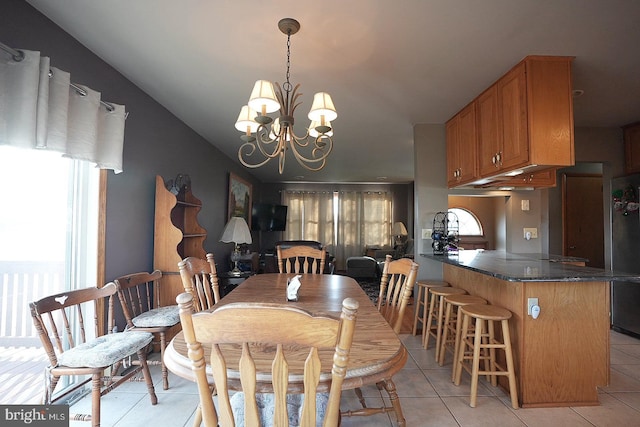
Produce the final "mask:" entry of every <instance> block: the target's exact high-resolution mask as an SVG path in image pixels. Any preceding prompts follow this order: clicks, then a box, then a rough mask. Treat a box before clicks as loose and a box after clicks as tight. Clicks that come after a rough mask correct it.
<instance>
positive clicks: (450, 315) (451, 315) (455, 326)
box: [438, 294, 487, 381]
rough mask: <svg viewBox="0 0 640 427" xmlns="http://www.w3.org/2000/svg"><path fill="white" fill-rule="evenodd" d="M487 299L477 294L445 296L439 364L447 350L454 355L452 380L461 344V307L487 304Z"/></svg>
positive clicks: (442, 363) (442, 361) (441, 363)
mask: <svg viewBox="0 0 640 427" xmlns="http://www.w3.org/2000/svg"><path fill="white" fill-rule="evenodd" d="M486 303H487V300H486V299H484V298H481V297H479V296H476V295H464V294H462V295H447V296H446V297H444V304H445V306H444V323H443V326H442V342H441V344H440V359H439V360H438V364H439V365H440V366H443V365H444V359H445V357H446V355H447V351H449V352H451V354H452V355H453V369H452V370H451V381H454V379H455V378H454V375H455V366H456V355H457V354H458V347H459V344H460V331H461V329H462V328H461V327H460V326H461V325H462V316H460V315H459V311H460V307H462V306H465V305H470V304H486Z"/></svg>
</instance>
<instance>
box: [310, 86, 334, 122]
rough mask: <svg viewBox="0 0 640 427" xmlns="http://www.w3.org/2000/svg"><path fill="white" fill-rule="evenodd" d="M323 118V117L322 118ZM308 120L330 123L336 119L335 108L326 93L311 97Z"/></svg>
mask: <svg viewBox="0 0 640 427" xmlns="http://www.w3.org/2000/svg"><path fill="white" fill-rule="evenodd" d="M323 116H324V117H323ZM308 117H309V120H311V121H316V122H322V119H323V118H324V120H325V121H332V120H335V119H336V118H337V117H338V113H337V112H336V107H335V106H334V105H333V100H332V99H331V95H329V94H328V93H327V92H318V93H316V94H315V95H314V96H313V104H312V105H311V111H309V116H308Z"/></svg>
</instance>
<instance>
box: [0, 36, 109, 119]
mask: <svg viewBox="0 0 640 427" xmlns="http://www.w3.org/2000/svg"><path fill="white" fill-rule="evenodd" d="M0 49H2V50H4V51H5V52H7V53H8V54H9V55H11V57H12V58H13V60H14V61H16V62H20V61H22V60H23V59H24V52H23V51H21V50H17V49H13V48H12V47H9V46H7V45H6V44H4V43H2V42H0ZM51 75H53V73H51V70H49V77H51ZM69 86H71V87H72V88H73V90H75V91H76V92H78V93H79V94H80V96H87V91H85V90H84V89H82V88H81V87H80V86H76V85H75V84H73V83H69ZM100 104H102V105H104V106H105V107H106V108H107V110H108V111H109V112H111V111H113V110H115V108H114V107H113V105H111V104H109V103H108V102H104V101H102V100H100Z"/></svg>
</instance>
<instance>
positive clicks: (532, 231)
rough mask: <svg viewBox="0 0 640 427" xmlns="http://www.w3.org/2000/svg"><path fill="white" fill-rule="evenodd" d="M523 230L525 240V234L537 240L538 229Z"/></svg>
mask: <svg viewBox="0 0 640 427" xmlns="http://www.w3.org/2000/svg"><path fill="white" fill-rule="evenodd" d="M523 230H524V233H523V234H524V238H525V239H526V238H527V233H531V234H530V235H529V237H530V238H531V239H537V238H538V229H537V228H524V229H523Z"/></svg>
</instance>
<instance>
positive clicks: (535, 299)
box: [527, 298, 538, 316]
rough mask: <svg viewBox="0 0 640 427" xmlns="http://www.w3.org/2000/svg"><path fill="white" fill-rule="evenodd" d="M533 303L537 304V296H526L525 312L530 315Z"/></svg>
mask: <svg viewBox="0 0 640 427" xmlns="http://www.w3.org/2000/svg"><path fill="white" fill-rule="evenodd" d="M534 305H538V298H528V299H527V314H528V315H529V316H531V307H533V306H534Z"/></svg>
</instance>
